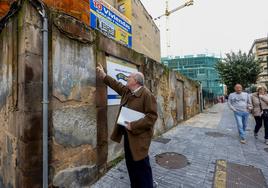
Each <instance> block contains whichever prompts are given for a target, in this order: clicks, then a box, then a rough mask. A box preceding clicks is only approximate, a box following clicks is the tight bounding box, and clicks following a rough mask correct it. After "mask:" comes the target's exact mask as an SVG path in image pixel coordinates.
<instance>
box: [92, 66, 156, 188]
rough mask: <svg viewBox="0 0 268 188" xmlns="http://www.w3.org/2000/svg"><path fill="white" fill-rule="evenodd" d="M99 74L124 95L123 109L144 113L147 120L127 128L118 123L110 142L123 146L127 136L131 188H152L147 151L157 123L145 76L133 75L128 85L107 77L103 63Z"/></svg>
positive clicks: (137, 121)
mask: <svg viewBox="0 0 268 188" xmlns="http://www.w3.org/2000/svg"><path fill="white" fill-rule="evenodd" d="M97 73H98V75H99V77H100V78H101V79H103V81H104V83H105V84H106V85H107V86H109V87H111V88H112V89H113V90H115V91H116V92H117V93H118V94H119V95H120V96H121V102H120V109H121V107H122V106H125V107H127V108H130V109H132V110H136V111H139V112H142V113H144V114H145V117H144V118H141V119H139V120H136V121H133V122H128V123H127V126H126V127H124V126H121V125H118V124H115V126H114V130H113V133H112V135H111V139H112V140H113V141H115V142H118V143H120V142H121V138H122V136H124V150H125V159H126V166H127V170H128V174H129V179H130V183H131V188H153V176H152V169H151V166H150V161H149V156H148V150H149V146H150V143H151V139H152V136H153V128H154V124H155V121H156V120H157V103H156V99H155V97H154V96H153V94H152V93H151V92H150V91H149V90H148V89H147V88H146V87H145V86H144V76H143V74H142V73H141V72H136V73H132V74H130V75H129V76H128V79H127V85H126V86H124V85H123V84H122V83H120V82H118V81H116V80H115V79H113V78H112V77H110V76H109V75H107V74H106V73H105V72H104V69H103V67H102V66H101V65H100V64H99V65H98V66H97ZM117 117H118V116H117Z"/></svg>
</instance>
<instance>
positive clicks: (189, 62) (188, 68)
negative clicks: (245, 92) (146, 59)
mask: <svg viewBox="0 0 268 188" xmlns="http://www.w3.org/2000/svg"><path fill="white" fill-rule="evenodd" d="M219 60H220V58H218V57H214V56H208V55H204V54H200V55H196V56H194V55H188V56H183V57H179V56H176V57H175V58H162V63H163V64H164V65H166V66H168V68H170V69H172V70H176V71H178V72H180V73H182V74H183V75H185V76H187V77H189V78H191V79H193V80H197V81H200V82H201V83H202V89H203V94H205V95H212V96H214V97H216V96H222V95H224V88H223V84H222V83H220V79H219V75H218V73H217V71H216V70H215V65H216V63H217V62H218V61H219Z"/></svg>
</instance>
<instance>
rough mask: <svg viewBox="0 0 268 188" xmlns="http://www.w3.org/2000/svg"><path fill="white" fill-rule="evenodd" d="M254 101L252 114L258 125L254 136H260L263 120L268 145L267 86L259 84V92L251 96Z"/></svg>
mask: <svg viewBox="0 0 268 188" xmlns="http://www.w3.org/2000/svg"><path fill="white" fill-rule="evenodd" d="M251 101H252V106H253V109H252V114H253V116H254V119H255V122H256V126H255V129H254V136H255V138H256V139H257V138H258V132H259V130H260V128H261V127H262V122H263V123H264V130H265V133H264V139H265V144H267V145H268V95H267V87H266V86H265V85H259V86H258V87H257V92H255V93H253V94H252V96H251Z"/></svg>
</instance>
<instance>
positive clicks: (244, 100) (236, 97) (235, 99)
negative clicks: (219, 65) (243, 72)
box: [228, 84, 252, 144]
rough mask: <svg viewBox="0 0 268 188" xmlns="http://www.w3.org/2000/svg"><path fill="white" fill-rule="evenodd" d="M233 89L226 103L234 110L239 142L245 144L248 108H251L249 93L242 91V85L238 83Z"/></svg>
mask: <svg viewBox="0 0 268 188" xmlns="http://www.w3.org/2000/svg"><path fill="white" fill-rule="evenodd" d="M234 89H235V92H234V93H231V94H230V96H229V98H228V105H229V107H230V108H231V110H232V111H233V112H234V116H235V120H236V124H237V128H238V132H239V136H240V142H241V143H242V144H245V143H246V140H245V136H246V128H247V123H248V116H249V110H250V109H252V104H251V100H250V97H249V95H248V94H247V93H245V92H242V86H241V85H240V84H236V85H235V87H234Z"/></svg>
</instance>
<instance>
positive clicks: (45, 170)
mask: <svg viewBox="0 0 268 188" xmlns="http://www.w3.org/2000/svg"><path fill="white" fill-rule="evenodd" d="M41 7H42V9H41V10H40V9H39V14H40V15H41V16H42V23H43V29H42V32H43V101H42V104H43V188H48V102H49V101H48V20H47V14H46V11H45V8H44V6H43V5H42V4H41Z"/></svg>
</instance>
